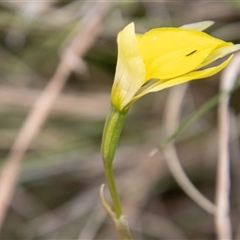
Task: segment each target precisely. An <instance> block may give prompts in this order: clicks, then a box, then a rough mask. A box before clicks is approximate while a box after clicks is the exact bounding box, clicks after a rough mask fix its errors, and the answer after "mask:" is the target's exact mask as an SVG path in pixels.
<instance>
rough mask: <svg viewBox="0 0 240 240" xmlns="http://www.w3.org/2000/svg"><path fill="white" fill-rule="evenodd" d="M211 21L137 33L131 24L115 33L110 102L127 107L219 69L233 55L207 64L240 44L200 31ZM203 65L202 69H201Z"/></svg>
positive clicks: (224, 65) (238, 47)
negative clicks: (113, 75) (114, 57)
mask: <svg viewBox="0 0 240 240" xmlns="http://www.w3.org/2000/svg"><path fill="white" fill-rule="evenodd" d="M212 23H213V22H210V21H206V22H201V23H195V24H189V25H185V26H182V27H181V28H173V27H165V28H156V29H152V30H150V31H148V32H146V33H144V34H136V33H135V27H134V23H130V24H129V25H127V26H126V27H125V28H124V29H123V30H122V31H121V32H119V34H118V38H117V43H118V59H117V67H116V74H115V79H114V83H113V87H112V93H111V103H112V105H113V106H114V107H115V108H116V109H118V110H119V111H123V110H127V109H128V108H129V106H130V105H131V104H132V103H133V102H135V101H136V100H137V99H139V98H140V97H142V96H144V95H146V94H147V93H149V92H156V91H160V90H162V89H165V88H169V87H172V86H175V85H178V84H181V83H184V82H188V81H190V80H195V79H200V78H206V77H209V76H212V75H214V74H216V73H217V72H219V71H221V70H222V69H223V68H224V67H226V65H227V64H228V63H229V62H230V60H231V58H232V55H231V56H230V57H229V58H228V59H227V60H225V61H224V62H222V63H221V64H219V65H217V66H211V67H208V68H206V66H208V65H209V64H210V63H212V62H214V61H216V60H217V59H219V58H222V57H224V56H226V55H228V54H230V53H233V52H235V51H237V50H239V49H240V44H237V45H233V44H232V43H230V42H225V41H223V40H220V39H217V38H214V37H212V36H210V35H208V34H206V33H203V32H201V31H202V30H204V29H206V28H207V27H208V26H210V25H211V24H212ZM203 67H205V68H204V69H202V68H203Z"/></svg>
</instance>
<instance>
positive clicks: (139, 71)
mask: <svg viewBox="0 0 240 240" xmlns="http://www.w3.org/2000/svg"><path fill="white" fill-rule="evenodd" d="M212 24H213V22H211V21H205V22H200V23H193V24H188V25H184V26H182V27H180V28H175V27H163V28H156V29H152V30H150V31H148V32H146V33H144V34H137V33H135V27H134V23H130V24H129V25H127V26H126V27H125V28H124V29H123V30H122V31H121V32H119V34H118V37H117V43H118V59H117V67H116V74H115V79H114V83H113V87H112V92H111V108H110V111H109V114H108V116H107V119H106V122H105V127H104V132H103V138H102V148H101V152H102V158H103V162H104V168H105V175H106V180H107V183H108V187H109V191H110V194H111V198H112V203H113V204H112V206H109V204H108V202H107V201H106V200H105V197H104V194H103V188H102V190H101V200H102V203H103V206H104V208H105V209H106V211H107V212H108V213H109V215H110V216H111V218H112V219H113V221H114V223H115V225H116V228H117V229H118V231H119V233H120V235H122V236H123V238H124V239H134V238H133V236H132V234H131V231H130V230H129V228H128V225H127V222H126V220H125V218H124V216H123V213H122V209H121V204H120V200H119V195H118V192H117V188H116V184H115V181H114V174H113V169H112V162H113V159H114V156H115V151H116V148H117V144H118V141H119V138H120V135H121V131H122V128H123V125H124V122H125V119H126V116H127V112H128V110H129V108H130V106H131V104H132V103H133V102H135V101H136V100H138V99H139V98H141V97H142V96H144V95H146V94H148V93H150V92H157V91H160V90H163V89H165V88H169V87H172V86H175V85H178V84H181V83H185V82H188V81H191V80H195V79H200V78H206V77H210V76H212V75H214V74H216V73H218V72H219V71H221V70H222V69H223V68H224V67H226V66H227V64H228V63H229V62H230V60H231V59H232V57H233V53H234V52H236V51H238V50H240V44H237V45H234V44H233V43H231V42H225V41H223V40H221V39H218V38H215V37H212V36H210V35H208V34H206V33H204V32H202V31H203V30H204V29H206V28H207V27H209V26H210V25H212ZM229 54H230V56H229V57H228V58H227V59H225V60H224V61H222V62H220V63H219V62H216V64H215V65H212V63H214V62H215V61H216V60H218V59H220V58H222V57H225V56H227V55H229ZM210 64H211V65H210Z"/></svg>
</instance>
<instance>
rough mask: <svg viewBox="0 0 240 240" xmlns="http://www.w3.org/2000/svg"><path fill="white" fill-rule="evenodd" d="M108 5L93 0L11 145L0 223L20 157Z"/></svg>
mask: <svg viewBox="0 0 240 240" xmlns="http://www.w3.org/2000/svg"><path fill="white" fill-rule="evenodd" d="M108 6H109V4H107V3H106V4H103V3H100V2H99V3H97V4H96V5H95V7H94V8H93V9H92V10H91V11H90V12H89V13H88V14H87V15H86V17H85V19H82V20H81V24H80V25H79V26H78V27H79V29H78V31H77V32H78V34H77V35H76V36H75V37H74V39H73V41H72V42H71V43H70V44H69V46H68V47H67V48H66V50H65V51H64V54H63V55H62V57H61V61H60V63H59V65H58V67H57V69H56V71H55V73H54V75H53V77H52V78H51V79H50V81H49V84H48V85H47V86H46V88H45V89H44V91H43V93H42V94H41V95H40V97H39V98H38V99H37V101H36V102H35V104H34V105H33V107H32V110H31V111H30V113H29V115H28V116H27V118H26V120H25V122H24V124H23V126H22V128H21V130H20V132H19V134H18V136H17V138H16V140H15V142H14V144H13V146H12V149H11V151H10V153H9V155H8V157H7V160H6V164H5V165H4V166H3V168H2V172H1V176H0V226H1V225H2V223H3V220H4V216H5V213H6V211H7V208H8V205H9V202H10V201H11V197H12V193H13V191H14V187H15V183H16V180H17V176H18V172H19V168H20V163H21V160H22V158H23V156H24V154H25V152H26V150H27V149H28V147H29V145H30V144H31V142H32V140H33V139H34V137H35V136H36V135H37V134H38V132H39V130H40V128H41V126H42V125H43V123H44V122H45V120H46V118H47V117H48V115H49V113H50V112H51V109H52V107H53V104H54V102H55V100H56V99H57V97H58V95H59V93H60V92H61V90H62V89H63V87H64V85H65V83H66V81H67V79H68V77H69V76H70V74H71V72H72V71H73V70H75V68H76V67H77V66H79V61H78V57H79V56H82V55H83V54H84V53H85V52H86V51H87V50H88V49H89V48H90V47H91V46H92V44H93V43H94V41H95V39H96V36H97V35H98V34H99V32H100V30H101V24H102V19H103V17H104V16H105V14H106V12H107V11H106V10H107V9H108ZM69 57H70V59H69ZM69 63H71V64H69Z"/></svg>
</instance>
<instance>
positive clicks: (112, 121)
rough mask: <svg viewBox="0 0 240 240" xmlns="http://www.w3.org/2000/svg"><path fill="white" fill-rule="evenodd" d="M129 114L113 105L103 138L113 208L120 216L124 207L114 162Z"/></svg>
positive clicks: (105, 165)
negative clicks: (118, 189) (121, 202)
mask: <svg viewBox="0 0 240 240" xmlns="http://www.w3.org/2000/svg"><path fill="white" fill-rule="evenodd" d="M126 116H127V111H123V112H120V111H118V110H117V109H116V108H115V107H113V106H112V107H111V108H110V110H109V113H108V116H107V119H106V122H105V126H104V130H103V139H102V149H101V152H102V158H103V161H104V168H105V175H106V180H107V183H108V187H109V191H110V194H111V197H112V201H113V210H114V212H115V214H116V216H117V218H120V216H121V215H122V208H121V204H120V200H119V196H118V192H117V188H116V184H115V181H114V174H113V169H112V162H113V159H114V156H115V152H116V149H117V145H118V142H119V138H120V135H121V132H122V128H123V125H124V122H125V119H126Z"/></svg>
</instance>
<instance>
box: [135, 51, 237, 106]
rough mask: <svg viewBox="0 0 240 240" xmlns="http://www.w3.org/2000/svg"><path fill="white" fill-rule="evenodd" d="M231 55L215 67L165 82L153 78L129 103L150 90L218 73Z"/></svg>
mask: <svg viewBox="0 0 240 240" xmlns="http://www.w3.org/2000/svg"><path fill="white" fill-rule="evenodd" d="M232 57H233V55H231V56H230V57H229V58H228V59H227V60H226V61H224V62H223V63H221V64H220V65H218V66H216V67H211V68H208V69H204V70H199V71H193V72H190V73H187V74H185V75H183V76H180V77H177V78H174V79H170V80H166V81H165V82H161V81H157V80H155V81H153V83H152V84H149V85H146V86H145V87H142V89H141V90H140V91H139V92H138V93H137V94H136V95H135V97H134V98H133V99H132V102H131V103H133V102H135V101H136V100H137V99H139V98H140V97H142V96H144V95H146V94H147V93H150V92H157V91H160V90H163V89H165V88H169V87H173V86H175V85H179V84H182V83H185V82H188V81H191V80H196V79H200V78H206V77H210V76H212V75H214V74H216V73H218V72H219V71H221V70H222V69H223V68H224V67H226V66H227V65H228V63H229V62H230V60H231V59H232Z"/></svg>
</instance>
